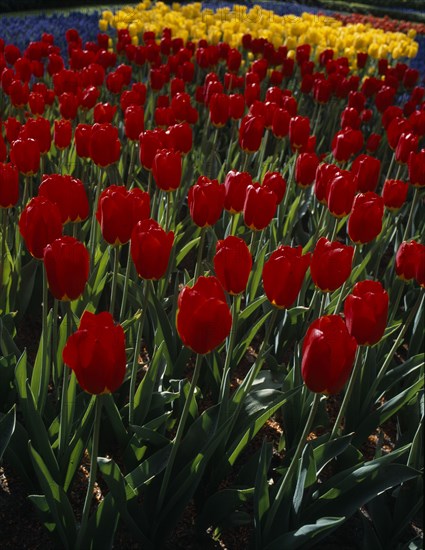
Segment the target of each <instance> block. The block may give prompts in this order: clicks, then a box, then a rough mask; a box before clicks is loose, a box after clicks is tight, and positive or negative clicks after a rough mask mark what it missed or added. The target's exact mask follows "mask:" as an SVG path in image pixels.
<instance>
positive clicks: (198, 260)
mask: <svg viewBox="0 0 425 550" xmlns="http://www.w3.org/2000/svg"><path fill="white" fill-rule="evenodd" d="M206 232H207V227H202V228H201V238H200V241H199V246H198V255H197V258H196V266H195V274H194V276H193V281H194V282H196V281H197V280H198V277H199V275H200V274H201V267H202V252H203V250H204V242H205V235H206Z"/></svg>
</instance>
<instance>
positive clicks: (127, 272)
mask: <svg viewBox="0 0 425 550" xmlns="http://www.w3.org/2000/svg"><path fill="white" fill-rule="evenodd" d="M130 269H131V242H129V243H128V256H127V264H126V266H125V277H124V288H123V294H122V302H121V308H120V323H122V321H123V320H124V314H125V308H126V305H127V296H128V283H129V280H130Z"/></svg>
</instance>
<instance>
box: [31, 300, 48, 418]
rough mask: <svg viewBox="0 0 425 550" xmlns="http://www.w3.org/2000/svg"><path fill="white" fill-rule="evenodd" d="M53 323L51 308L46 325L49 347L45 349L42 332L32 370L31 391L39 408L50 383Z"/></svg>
mask: <svg viewBox="0 0 425 550" xmlns="http://www.w3.org/2000/svg"><path fill="white" fill-rule="evenodd" d="M52 325H53V312H52V310H50V311H49V313H48V315H47V326H46V328H47V336H46V342H47V349H44V346H43V342H44V337H43V333H42V334H41V337H40V343H39V346H38V350H37V356H36V358H35V363H34V368H33V370H32V375H31V392H32V394H33V395H34V398H35V402H36V403H37V407H38V408H39V407H40V406H41V404H42V403H44V402H45V398H46V395H47V389H48V385H49V377H50V365H51V360H52V353H51V352H52V350H51V346H50V345H49V342H50V341H51V337H52ZM44 356H45V360H44V359H43V357H44Z"/></svg>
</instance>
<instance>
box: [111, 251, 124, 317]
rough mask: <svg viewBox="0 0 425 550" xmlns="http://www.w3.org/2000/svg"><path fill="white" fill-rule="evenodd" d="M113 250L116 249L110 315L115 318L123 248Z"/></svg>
mask: <svg viewBox="0 0 425 550" xmlns="http://www.w3.org/2000/svg"><path fill="white" fill-rule="evenodd" d="M111 248H113V249H114V267H113V271H112V285H111V302H110V304H109V313H110V314H111V315H112V317H113V316H114V309H115V297H116V294H117V278H118V267H119V264H120V249H121V247H120V246H119V245H118V246H114V247H112V246H111Z"/></svg>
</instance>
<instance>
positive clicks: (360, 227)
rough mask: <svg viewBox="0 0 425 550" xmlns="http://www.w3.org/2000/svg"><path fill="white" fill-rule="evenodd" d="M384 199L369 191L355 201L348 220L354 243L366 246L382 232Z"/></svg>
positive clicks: (349, 233) (348, 228) (348, 227)
mask: <svg viewBox="0 0 425 550" xmlns="http://www.w3.org/2000/svg"><path fill="white" fill-rule="evenodd" d="M383 215H384V199H383V198H382V197H380V196H379V195H377V194H376V193H373V192H372V191H368V192H367V193H359V194H358V195H357V196H356V198H355V199H354V203H353V209H352V211H351V214H350V217H349V218H348V224H347V230H348V235H349V236H350V239H351V240H352V241H353V242H354V243H361V244H365V243H368V242H370V241H372V240H373V239H374V238H375V237H377V236H378V235H379V233H380V232H381V230H382V217H383Z"/></svg>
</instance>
